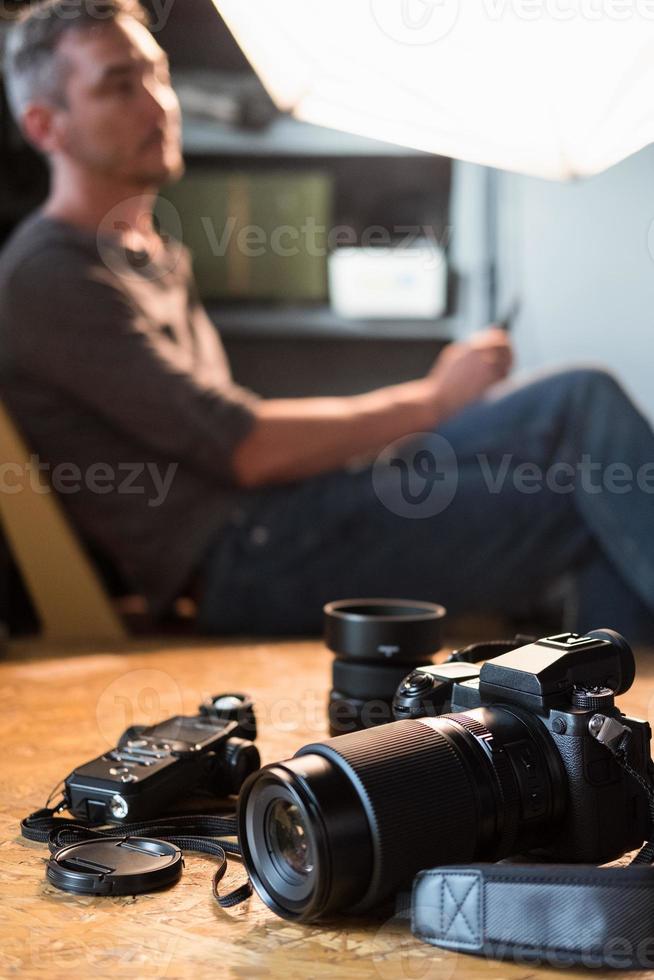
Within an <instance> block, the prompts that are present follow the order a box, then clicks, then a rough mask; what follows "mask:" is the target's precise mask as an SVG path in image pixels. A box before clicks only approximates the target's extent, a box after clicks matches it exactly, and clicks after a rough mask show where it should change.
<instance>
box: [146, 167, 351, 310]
mask: <svg viewBox="0 0 654 980" xmlns="http://www.w3.org/2000/svg"><path fill="white" fill-rule="evenodd" d="M161 197H162V198H165V200H167V201H169V202H170V203H171V204H172V205H173V206H174V209H175V210H174V211H171V209H170V208H168V207H166V206H163V207H161V209H160V213H159V218H160V224H161V227H162V230H163V231H169V232H170V233H171V234H173V235H176V236H178V237H179V233H180V230H181V237H182V240H183V241H184V244H185V245H187V246H188V247H189V248H190V249H191V252H192V253H193V260H194V269H195V277H196V281H197V284H198V290H199V293H200V297H201V299H203V300H213V301H223V302H226V301H227V302H228V301H245V302H255V303H256V302H279V303H313V302H315V303H326V302H327V298H328V294H327V241H328V232H329V228H330V223H331V220H332V197H333V187H332V178H331V176H330V175H329V174H326V173H322V172H320V171H310V170H307V171H301V172H290V171H285V172H265V173H264V172H261V173H259V172H253V173H247V172H243V171H238V172H236V171H235V172H227V171H219V170H212V169H210V168H207V169H206V170H204V169H195V168H194V169H190V170H189V171H187V173H186V175H185V176H184V177H183V178H182V180H181V181H179V183H177V184H174V185H171V186H170V187H167V188H165V190H164V191H162V193H161ZM175 212H176V213H175ZM171 215H172V218H173V220H172V221H171V220H170V219H171ZM175 219H178V220H175ZM175 225H176V226H177V227H175Z"/></svg>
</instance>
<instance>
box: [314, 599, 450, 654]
mask: <svg viewBox="0 0 654 980" xmlns="http://www.w3.org/2000/svg"><path fill="white" fill-rule="evenodd" d="M323 613H324V624H325V643H326V644H327V646H328V647H329V649H330V650H333V651H334V653H336V654H338V656H339V657H347V658H351V659H354V660H356V659H359V660H376V661H377V662H378V663H379V662H380V661H381V662H384V661H388V662H389V663H390V662H394V663H408V664H415V663H418V662H420V661H421V660H426V659H427V658H429V657H430V656H431V654H432V653H435V652H436V651H437V650H439V649H440V647H441V621H442V620H443V618H444V617H445V613H446V610H445V608H444V606H439V605H437V604H436V603H434V602H420V601H417V600H416V601H414V600H412V599H339V600H338V601H337V602H328V603H327V605H326V606H325V607H324V608H323Z"/></svg>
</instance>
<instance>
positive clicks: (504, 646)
mask: <svg viewBox="0 0 654 980" xmlns="http://www.w3.org/2000/svg"><path fill="white" fill-rule="evenodd" d="M535 639H536V637H535V636H524V635H523V634H522V633H517V634H516V635H515V636H514V637H513V639H512V640H486V641H485V642H484V643H471V644H470V645H469V646H467V647H461V649H460V650H453V651H452V653H451V654H450V655H449V657H448V658H447V659H446V660H445V663H446V664H450V663H465V664H476V663H479V661H480V660H490V659H492V658H493V657H499V656H500V654H502V653H509V652H510V651H511V650H517V649H518V648H519V647H522V646H524V645H525V644H526V643H533V642H534V641H535Z"/></svg>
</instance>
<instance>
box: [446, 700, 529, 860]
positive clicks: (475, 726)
mask: <svg viewBox="0 0 654 980" xmlns="http://www.w3.org/2000/svg"><path fill="white" fill-rule="evenodd" d="M441 717H442V718H443V719H446V718H447V719H449V720H450V721H454V722H456V724H457V725H461V727H462V728H465V729H467V731H469V732H470V733H471V734H472V735H474V736H475V738H478V739H483V741H484V742H485V743H486V745H487V746H488V748H489V749H490V758H491V762H492V765H493V768H494V770H495V775H496V776H497V782H498V785H499V788H500V793H501V795H502V801H503V807H502V832H501V834H500V838H499V841H498V847H497V853H498V855H500V856H505V855H506V854H507V853H509V852H510V851H511V849H512V847H513V843H514V841H515V839H516V837H517V835H518V828H519V820H520V789H519V787H518V782H517V780H516V777H515V773H514V772H513V767H512V766H511V763H510V761H509V759H508V756H507V754H506V752H504V751H503V750H502V747H501V746H498V745H497V743H496V742H495V739H494V737H493V734H492V732H491V731H489V729H488V728H486V726H485V725H483V724H482V723H481V722H480V721H477V719H476V718H471V717H470V716H469V715H464V714H451V715H441Z"/></svg>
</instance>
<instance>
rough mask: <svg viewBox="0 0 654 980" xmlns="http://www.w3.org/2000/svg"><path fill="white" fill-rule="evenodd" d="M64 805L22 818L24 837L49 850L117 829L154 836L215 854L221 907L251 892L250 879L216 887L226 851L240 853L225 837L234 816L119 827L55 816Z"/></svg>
mask: <svg viewBox="0 0 654 980" xmlns="http://www.w3.org/2000/svg"><path fill="white" fill-rule="evenodd" d="M63 806H64V804H63V801H62V803H60V804H59V805H58V806H56V807H52V808H50V807H43V809H41V810H37V811H36V812H35V813H32V814H30V816H29V817H26V818H25V819H24V820H22V821H21V825H20V828H21V833H22V835H23V837H25V838H27V840H33V841H39V842H41V843H47V844H48V847H49V848H50V851H52V852H54V851H57V850H59V849H60V848H61V847H66V846H68V845H69V844H74V843H76V842H77V841H80V840H88V839H90V838H92V837H115V835H116V833H117V831H119V832H120V834H124V835H125V836H126V837H155V838H156V839H157V840H163V841H169V842H170V843H171V844H175V845H176V846H177V847H179V848H181V850H183V851H192V852H196V853H199V854H209V855H211V856H212V857H216V858H218V867H217V869H216V872H215V874H214V878H213V894H214V898H215V899H216V901H217V902H218V904H219V905H220V906H221V908H231V907H232V906H234V905H238V904H239V903H240V902H243V901H245V899H247V898H249V897H250V895H251V894H252V884H251V883H250V881H249V879H248V880H247V881H246V882H244V883H243V884H242V885H239V886H238V888H235V889H234V890H233V891H231V892H228V893H227V894H226V895H222V894H220V892H219V889H218V885H219V883H220V881H221V880H222V878H223V877H224V876H225V872H226V871H227V855H228V854H230V855H232V856H235V857H239V856H240V854H241V848H240V845H239V844H238V841H237V840H226V839H225V838H229V837H236V836H237V824H236V818H235V817H234V816H231V815H230V816H214V815H212V814H199V815H194V816H175V817H163V818H162V819H160V820H150V821H146V822H132V823H126V824H125V823H123V824H120V827H116V826H113V827H98V826H93V825H91V824H89V823H88V822H86V821H83V820H71V819H69V818H67V817H59V816H57V814H58V813H59V812H61V809H62V808H63Z"/></svg>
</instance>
